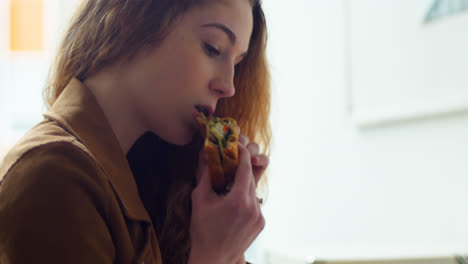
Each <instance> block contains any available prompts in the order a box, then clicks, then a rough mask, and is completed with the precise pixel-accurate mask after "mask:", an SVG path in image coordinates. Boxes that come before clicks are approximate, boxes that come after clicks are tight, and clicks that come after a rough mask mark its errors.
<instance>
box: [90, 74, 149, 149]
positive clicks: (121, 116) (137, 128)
mask: <svg viewBox="0 0 468 264" xmlns="http://www.w3.org/2000/svg"><path fill="white" fill-rule="evenodd" d="M120 76H121V75H119V74H118V73H117V72H116V71H112V70H110V69H104V70H102V71H100V72H98V73H96V74H94V75H92V76H90V77H89V78H87V79H86V80H85V81H84V84H85V85H86V86H87V87H88V88H89V89H90V90H91V92H92V93H93V94H94V96H95V97H96V99H97V101H98V103H99V105H100V107H101V108H102V110H103V112H104V114H105V116H106V118H107V120H108V122H109V123H110V126H111V128H112V130H113V131H114V134H115V135H116V137H117V140H118V142H119V144H120V147H121V149H122V151H123V153H125V154H127V153H128V151H129V150H130V148H131V147H132V146H133V144H134V143H135V142H136V140H137V139H138V138H139V137H140V136H141V135H143V133H144V132H145V129H144V126H143V124H142V122H139V120H138V118H137V117H138V115H137V114H136V109H134V108H133V107H132V105H131V104H130V103H129V101H130V100H129V98H128V96H127V95H126V93H125V91H126V89H125V86H127V84H126V82H125V81H124V80H122V79H121V77H120Z"/></svg>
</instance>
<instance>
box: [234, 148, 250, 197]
mask: <svg viewBox="0 0 468 264" xmlns="http://www.w3.org/2000/svg"><path fill="white" fill-rule="evenodd" d="M235 177H236V180H235V181H234V185H233V186H232V191H231V192H245V191H246V190H249V188H250V185H251V184H252V182H253V179H252V178H253V177H252V165H251V161H250V153H249V151H248V150H247V149H246V148H245V147H244V146H242V145H239V165H238V167H237V171H236V176H235Z"/></svg>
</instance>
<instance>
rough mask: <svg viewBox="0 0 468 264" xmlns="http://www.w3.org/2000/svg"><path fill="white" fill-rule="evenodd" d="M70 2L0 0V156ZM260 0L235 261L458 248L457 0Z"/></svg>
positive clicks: (465, 38)
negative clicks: (241, 237) (252, 237)
mask: <svg viewBox="0 0 468 264" xmlns="http://www.w3.org/2000/svg"><path fill="white" fill-rule="evenodd" d="M76 2H77V0H0V120H1V122H0V158H1V156H2V155H3V154H4V152H5V151H6V150H7V149H8V147H9V146H11V144H12V143H14V142H15V141H16V140H17V139H18V138H19V137H21V136H22V135H23V134H24V133H25V132H26V131H27V130H28V129H30V128H31V127H32V126H33V125H34V124H35V123H37V122H38V121H39V120H41V118H42V114H43V113H44V111H45V107H44V106H43V103H42V98H41V91H42V88H43V84H44V82H45V79H46V76H47V71H48V67H49V65H50V62H51V58H52V56H53V54H54V51H55V48H56V45H57V42H58V40H59V38H60V35H61V32H62V31H63V29H64V25H65V24H66V22H67V20H68V19H69V17H70V15H71V14H72V12H73V10H74V8H75V5H76ZM263 2H264V3H263V6H264V9H265V13H266V17H267V22H268V27H269V48H268V56H269V60H270V64H271V71H272V82H273V109H272V115H271V120H272V124H273V132H274V139H273V149H272V150H273V152H272V156H271V165H270V175H269V176H270V179H269V183H270V185H269V197H268V200H267V203H266V205H265V206H264V214H265V217H266V220H267V226H266V228H265V230H264V231H263V233H262V234H261V236H260V237H259V238H258V239H257V241H256V242H255V243H254V244H253V245H252V247H251V249H250V250H249V252H248V254H247V258H248V260H250V261H252V262H254V263H258V264H274V263H312V262H313V261H314V260H315V261H317V260H322V261H330V263H331V262H332V261H333V260H344V261H348V260H357V261H359V260H369V259H372V260H376V261H377V260H388V259H405V258H423V259H424V258H427V259H433V260H434V261H433V262H431V263H434V264H435V263H455V262H450V260H448V259H450V258H451V257H453V256H455V255H463V254H468V0H411V1H408V0H288V1H281V0H264V1H263ZM440 257H442V258H446V260H440V261H439V262H437V261H438V258H440ZM443 261H446V262H443ZM447 261H448V262H447ZM376 263H377V262H376ZM395 263H396V262H395ZM425 263H429V262H425ZM458 263H461V262H458Z"/></svg>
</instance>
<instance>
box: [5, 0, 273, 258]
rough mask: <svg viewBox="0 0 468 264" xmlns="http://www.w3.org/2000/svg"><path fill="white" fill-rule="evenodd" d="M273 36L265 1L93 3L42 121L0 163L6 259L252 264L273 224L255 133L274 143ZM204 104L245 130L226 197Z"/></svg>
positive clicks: (64, 48) (70, 37)
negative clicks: (202, 133) (252, 250)
mask: <svg viewBox="0 0 468 264" xmlns="http://www.w3.org/2000/svg"><path fill="white" fill-rule="evenodd" d="M265 41H266V28H265V21H264V17H263V12H262V9H261V6H260V3H259V1H257V0H218V1H216V0H212V1H202V0H198V1H197V0H178V1H175V0H152V1H150V0H148V1H128V0H114V1H97V0H87V1H84V2H83V3H82V5H81V7H80V9H79V10H78V11H77V14H76V16H75V17H74V18H73V20H72V23H71V26H70V28H69V29H68V31H67V32H66V34H65V38H64V40H63V42H62V44H61V48H60V49H59V52H58V55H57V60H56V64H55V68H53V71H51V76H50V82H49V84H48V86H47V87H46V90H45V95H46V102H47V103H48V105H49V106H50V108H49V110H48V112H47V113H46V114H45V115H44V116H45V118H44V120H43V121H42V122H40V123H39V124H38V125H36V126H35V127H34V128H33V129H32V130H31V131H30V132H28V133H27V134H26V135H25V136H24V137H23V139H21V140H20V142H18V143H17V145H16V146H14V147H13V149H12V150H11V151H10V152H9V154H7V156H6V157H5V159H4V161H3V163H2V165H1V167H0V177H1V178H2V184H1V186H0V262H1V263H31V262H40V263H190V264H196V263H243V262H244V257H243V253H244V251H245V250H246V249H247V248H248V246H249V245H250V244H251V243H252V241H253V240H254V239H255V238H256V237H257V235H258V234H259V233H260V232H261V230H262V229H263V227H264V219H263V216H262V213H261V210H260V207H259V203H258V200H257V197H256V195H255V189H256V185H257V183H258V181H259V180H260V178H261V175H262V174H263V172H264V171H265V169H266V167H267V165H268V157H267V156H266V155H264V154H260V151H259V145H258V144H256V143H249V141H250V140H249V138H250V139H252V141H257V142H259V143H260V144H261V145H263V147H265V149H267V147H268V145H269V139H270V130H269V123H268V112H269V105H270V94H269V82H268V81H269V79H268V77H269V76H268V70H267V65H266V61H265ZM195 106H204V107H205V108H207V109H208V110H209V111H212V112H215V115H218V116H231V117H233V118H235V119H236V120H237V121H238V123H239V126H240V129H241V133H242V134H243V135H242V136H241V137H240V146H239V166H238V169H237V172H236V176H235V177H236V180H235V183H234V186H233V187H232V189H231V191H230V192H229V193H228V194H227V195H225V196H222V197H220V196H217V195H215V193H214V192H213V191H212V189H211V187H210V178H209V175H208V170H207V165H206V161H205V160H204V159H203V153H200V154H199V151H200V144H199V143H200V140H199V139H200V137H199V135H197V131H198V128H197V126H196V121H195V120H194V117H193V115H194V111H195V110H194V109H195ZM142 136H143V137H142ZM142 142H143V143H142ZM141 144H143V147H141ZM132 147H133V148H132ZM147 154H151V155H153V154H154V156H152V157H153V159H151V158H150V159H149V160H148V162H149V163H150V164H151V166H150V168H152V170H150V171H145V170H144V168H145V166H146V165H147V163H145V162H144V160H142V158H144V157H148V156H147ZM126 155H127V156H126ZM127 157H128V159H129V160H130V162H129V160H127ZM135 157H136V158H135ZM150 157H151V156H150ZM154 157H160V158H158V159H156V160H154ZM163 157H164V159H163ZM141 162H143V165H144V166H143V167H141V166H140V165H141ZM139 168H140V169H139ZM141 168H143V170H141ZM146 168H148V167H146ZM132 170H133V171H134V172H135V175H134V174H133V173H132Z"/></svg>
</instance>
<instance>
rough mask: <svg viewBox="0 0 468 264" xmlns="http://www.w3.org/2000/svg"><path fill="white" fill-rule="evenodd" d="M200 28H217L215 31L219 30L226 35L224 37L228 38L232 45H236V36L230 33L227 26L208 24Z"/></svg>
mask: <svg viewBox="0 0 468 264" xmlns="http://www.w3.org/2000/svg"><path fill="white" fill-rule="evenodd" d="M202 27H214V28H217V29H221V30H222V31H224V33H226V35H227V36H228V38H229V40H230V41H231V44H232V45H234V44H235V43H236V39H237V37H236V34H234V32H232V30H231V29H230V28H228V27H227V26H225V25H223V24H219V23H209V24H204V25H202Z"/></svg>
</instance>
